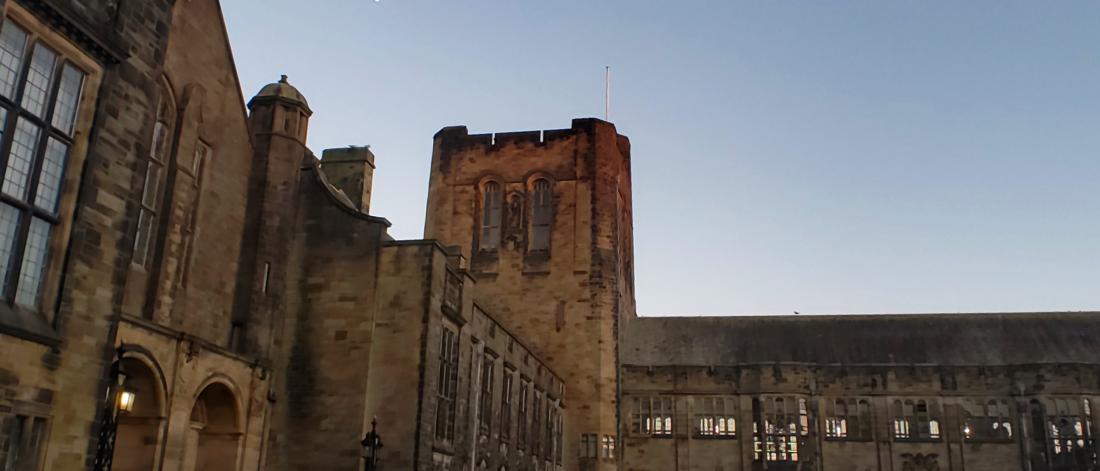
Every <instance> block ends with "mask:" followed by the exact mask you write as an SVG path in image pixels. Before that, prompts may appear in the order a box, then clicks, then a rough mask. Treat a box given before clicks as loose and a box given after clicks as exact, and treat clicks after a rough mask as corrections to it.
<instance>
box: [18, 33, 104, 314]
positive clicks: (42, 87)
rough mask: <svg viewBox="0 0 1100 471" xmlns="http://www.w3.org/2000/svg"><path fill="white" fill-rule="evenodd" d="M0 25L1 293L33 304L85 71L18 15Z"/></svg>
mask: <svg viewBox="0 0 1100 471" xmlns="http://www.w3.org/2000/svg"><path fill="white" fill-rule="evenodd" d="M0 28H2V29H0V149H8V151H7V155H3V156H0V162H3V163H2V164H0V173H2V177H0V282H2V286H0V288H2V290H0V292H2V294H3V297H4V299H5V300H7V301H8V302H14V303H15V304H17V305H19V306H22V307H25V308H29V309H35V308H37V307H38V304H39V301H40V297H41V293H42V284H43V278H44V277H45V275H46V266H47V264H48V263H49V261H50V255H51V254H50V251H49V249H50V240H51V239H50V238H51V236H52V235H53V233H54V230H55V229H56V226H57V224H58V223H60V217H59V215H58V210H59V206H60V202H61V196H62V190H63V186H64V185H63V182H64V177H65V171H66V169H67V167H68V160H69V153H70V150H71V148H72V145H73V132H74V125H75V120H76V109H77V105H78V103H79V101H80V96H81V92H82V89H83V86H84V79H85V74H84V72H82V71H81V70H80V69H79V68H77V67H76V66H75V65H73V64H72V63H71V62H69V61H68V60H67V59H66V58H65V57H63V56H61V55H60V54H58V53H57V52H56V51H54V50H53V49H51V48H50V47H48V46H47V45H46V44H45V43H44V42H41V41H37V40H36V38H35V37H33V36H32V35H31V34H30V33H29V32H28V31H27V30H25V29H23V28H21V27H20V26H19V25H17V24H16V23H15V22H14V21H12V20H10V19H8V20H5V21H4V23H3V26H2V27H0ZM20 77H23V78H22V80H20Z"/></svg>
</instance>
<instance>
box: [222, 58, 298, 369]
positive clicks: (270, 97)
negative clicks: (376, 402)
mask: <svg viewBox="0 0 1100 471" xmlns="http://www.w3.org/2000/svg"><path fill="white" fill-rule="evenodd" d="M248 110H249V115H248V126H249V132H250V133H251V134H252V146H253V149H254V151H253V157H252V158H253V164H252V176H251V178H250V180H249V188H248V211H247V213H246V218H247V221H246V224H245V232H244V235H243V244H242V247H243V250H242V251H241V263H240V266H241V275H240V276H239V277H238V279H237V288H236V298H235V302H234V309H233V311H234V312H233V334H232V335H231V339H230V342H231V346H232V348H233V349H234V350H236V351H238V352H244V353H250V354H257V355H259V356H260V357H261V358H270V355H271V352H270V351H269V349H270V348H271V346H272V345H271V344H272V341H273V340H272V338H273V334H274V333H273V331H272V329H273V328H274V323H275V322H278V319H281V318H282V317H283V313H282V312H279V311H280V310H281V309H282V306H283V304H284V303H283V302H282V301H281V298H280V296H282V293H285V283H286V281H285V278H286V266H284V264H285V263H286V257H285V251H286V248H287V247H288V246H289V244H290V241H291V237H292V235H293V230H294V223H295V214H294V213H293V211H292V210H290V208H294V207H295V205H294V201H295V198H296V197H297V185H298V175H299V173H300V171H301V167H302V160H303V157H304V156H305V155H308V152H309V151H308V149H307V148H306V131H307V129H308V127H309V117H310V115H312V114H313V112H312V111H310V109H309V104H308V103H307V102H306V99H305V97H304V96H302V94H301V92H299V91H298V89H297V88H294V86H293V85H291V84H290V83H288V82H287V77H286V75H283V76H282V77H281V78H280V79H279V81H278V82H276V83H271V84H268V85H266V86H264V87H263V88H262V89H260V92H259V93H257V94H256V96H255V97H253V98H252V100H251V101H249V102H248Z"/></svg>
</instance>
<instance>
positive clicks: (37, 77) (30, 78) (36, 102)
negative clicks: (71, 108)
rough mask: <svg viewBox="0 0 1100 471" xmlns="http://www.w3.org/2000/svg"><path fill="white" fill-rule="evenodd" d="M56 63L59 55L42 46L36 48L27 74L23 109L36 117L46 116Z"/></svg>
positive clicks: (38, 45)
mask: <svg viewBox="0 0 1100 471" xmlns="http://www.w3.org/2000/svg"><path fill="white" fill-rule="evenodd" d="M56 62H57V53H55V52H53V51H51V50H49V49H48V48H46V47H45V46H43V45H42V44H37V45H35V46H34V54H33V55H31V67H30V70H29V71H28V72H27V88H26V89H24V90H23V109H25V110H27V111H30V112H31V113H32V114H34V115H35V116H39V117H41V116H44V115H45V114H46V96H47V95H48V94H49V93H50V83H51V82H52V81H53V69H54V64H55V63H56Z"/></svg>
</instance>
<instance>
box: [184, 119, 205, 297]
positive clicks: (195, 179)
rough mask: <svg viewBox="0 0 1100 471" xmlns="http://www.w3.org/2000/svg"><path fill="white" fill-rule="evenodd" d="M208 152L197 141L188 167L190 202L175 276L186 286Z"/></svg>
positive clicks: (200, 142) (196, 229)
mask: <svg viewBox="0 0 1100 471" xmlns="http://www.w3.org/2000/svg"><path fill="white" fill-rule="evenodd" d="M210 154H211V152H210V146H209V145H207V144H206V143H204V142H202V141H199V142H198V143H197V144H196V145H195V155H194V157H193V158H192V160H191V168H190V169H189V170H190V173H191V202H190V204H188V205H187V208H185V211H186V216H185V217H184V223H183V241H182V242H181V245H182V247H181V249H180V256H182V257H183V261H182V262H181V263H180V265H181V266H182V269H181V270H180V274H179V277H178V278H177V280H179V284H180V285H183V286H187V280H188V279H189V278H190V277H191V263H192V261H191V259H192V257H193V255H192V252H194V250H195V237H196V235H195V234H196V232H197V231H198V219H199V203H200V201H199V199H200V196H201V195H202V180H203V170H204V169H205V167H206V161H207V159H209V158H210Z"/></svg>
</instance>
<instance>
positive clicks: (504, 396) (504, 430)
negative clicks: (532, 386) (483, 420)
mask: <svg viewBox="0 0 1100 471" xmlns="http://www.w3.org/2000/svg"><path fill="white" fill-rule="evenodd" d="M505 366H507V365H505ZM513 376H515V372H514V371H508V370H507V369H505V371H504V378H503V380H504V383H503V384H502V385H501V388H500V441H502V442H507V441H508V440H511V439H512V377H513Z"/></svg>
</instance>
